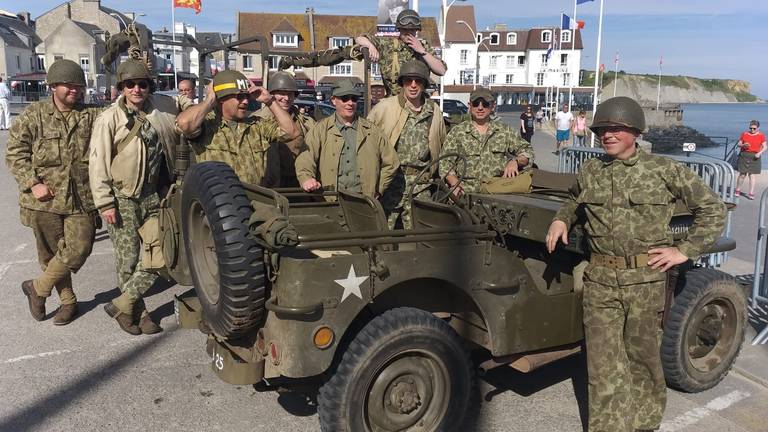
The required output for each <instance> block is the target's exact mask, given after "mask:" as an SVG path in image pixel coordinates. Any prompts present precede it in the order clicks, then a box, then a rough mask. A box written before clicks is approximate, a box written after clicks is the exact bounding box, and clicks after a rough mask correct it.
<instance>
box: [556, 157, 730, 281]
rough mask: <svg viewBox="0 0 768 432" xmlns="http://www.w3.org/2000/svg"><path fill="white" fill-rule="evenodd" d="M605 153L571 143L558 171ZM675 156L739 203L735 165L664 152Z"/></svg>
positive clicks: (717, 258)
mask: <svg viewBox="0 0 768 432" xmlns="http://www.w3.org/2000/svg"><path fill="white" fill-rule="evenodd" d="M603 153H605V152H604V151H603V150H602V149H596V148H587V147H569V148H566V149H563V150H561V151H560V158H559V160H558V163H557V170H558V172H562V173H572V174H575V173H577V172H578V171H579V168H580V167H581V164H583V163H584V162H585V161H587V160H589V159H592V158H595V157H598V156H600V155H601V154H603ZM664 156H666V157H668V158H670V159H674V160H676V161H678V162H680V163H681V164H683V165H685V166H687V167H688V168H690V169H691V170H692V171H693V172H695V173H696V174H698V175H699V176H700V177H701V178H702V179H703V180H704V182H705V183H707V185H709V187H710V188H712V190H713V191H715V193H716V194H718V195H719V196H720V198H721V199H722V200H723V201H724V202H725V203H726V204H728V203H730V204H735V203H736V199H737V196H736V177H737V174H736V172H735V171H734V170H733V167H732V166H731V165H730V164H728V163H727V162H725V161H721V160H719V159H709V158H707V159H704V158H700V157H687V156H676V155H664ZM723 234H724V235H725V236H729V235H730V234H731V211H728V214H727V216H726V222H725V231H724V232H723ZM727 259H728V252H718V253H715V254H710V255H708V256H706V257H702V258H701V260H700V262H701V264H702V265H704V266H706V267H719V266H721V265H723V263H725V261H726V260H727Z"/></svg>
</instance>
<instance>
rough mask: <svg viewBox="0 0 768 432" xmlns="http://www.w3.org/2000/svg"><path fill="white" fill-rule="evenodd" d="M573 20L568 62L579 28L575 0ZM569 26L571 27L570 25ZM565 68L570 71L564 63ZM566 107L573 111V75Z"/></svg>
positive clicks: (570, 59)
mask: <svg viewBox="0 0 768 432" xmlns="http://www.w3.org/2000/svg"><path fill="white" fill-rule="evenodd" d="M573 22H575V23H576V28H575V29H573V30H571V55H570V56H569V59H568V63H570V62H571V61H573V53H574V48H576V31H578V29H579V22H578V21H576V0H573ZM571 27H573V26H572V25H571ZM566 70H568V71H569V72H570V70H571V68H569V67H568V66H567V65H566ZM578 73H579V71H578V69H577V70H576V74H578ZM568 109H569V110H570V111H573V77H571V79H569V80H568Z"/></svg>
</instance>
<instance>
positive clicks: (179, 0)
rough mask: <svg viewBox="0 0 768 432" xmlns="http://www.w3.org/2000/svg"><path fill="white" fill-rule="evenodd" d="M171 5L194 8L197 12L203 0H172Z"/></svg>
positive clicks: (201, 6)
mask: <svg viewBox="0 0 768 432" xmlns="http://www.w3.org/2000/svg"><path fill="white" fill-rule="evenodd" d="M173 7H177V8H179V7H180V8H190V9H194V10H195V13H196V14H199V13H200V12H201V11H202V10H203V0H173Z"/></svg>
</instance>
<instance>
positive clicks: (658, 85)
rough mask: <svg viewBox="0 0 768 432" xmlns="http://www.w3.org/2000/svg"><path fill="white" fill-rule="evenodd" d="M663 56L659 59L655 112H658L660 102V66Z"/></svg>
mask: <svg viewBox="0 0 768 432" xmlns="http://www.w3.org/2000/svg"><path fill="white" fill-rule="evenodd" d="M663 60H664V56H661V57H659V83H658V84H657V85H656V111H658V110H659V101H660V100H661V64H662V62H663Z"/></svg>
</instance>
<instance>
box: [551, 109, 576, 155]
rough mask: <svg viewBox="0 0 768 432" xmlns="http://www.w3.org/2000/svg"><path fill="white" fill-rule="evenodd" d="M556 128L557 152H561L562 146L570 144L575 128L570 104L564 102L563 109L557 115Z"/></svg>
mask: <svg viewBox="0 0 768 432" xmlns="http://www.w3.org/2000/svg"><path fill="white" fill-rule="evenodd" d="M555 129H557V137H556V139H557V147H556V148H555V154H560V147H561V146H562V147H565V146H566V145H567V144H568V138H569V137H570V134H571V129H573V113H571V112H570V111H568V104H563V110H562V111H558V112H557V114H556V115H555Z"/></svg>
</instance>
